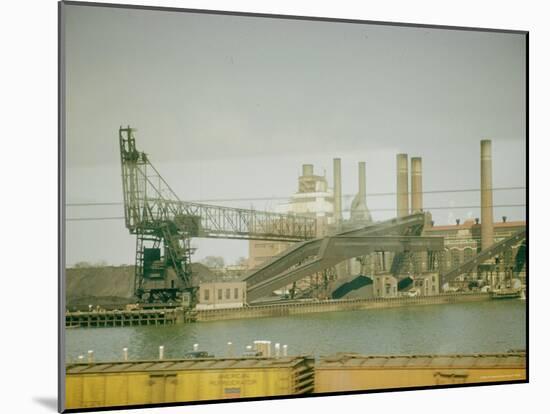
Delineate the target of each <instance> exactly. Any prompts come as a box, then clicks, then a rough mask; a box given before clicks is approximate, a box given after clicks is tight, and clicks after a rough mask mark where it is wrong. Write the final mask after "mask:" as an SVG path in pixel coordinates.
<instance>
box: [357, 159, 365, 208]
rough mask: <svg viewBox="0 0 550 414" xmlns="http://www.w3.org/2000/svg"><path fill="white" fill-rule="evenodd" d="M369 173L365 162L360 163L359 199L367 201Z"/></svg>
mask: <svg viewBox="0 0 550 414" xmlns="http://www.w3.org/2000/svg"><path fill="white" fill-rule="evenodd" d="M366 177H367V173H366V169H365V162H364V161H361V162H359V198H361V200H363V201H364V200H366V198H367V183H366V181H367V178H366Z"/></svg>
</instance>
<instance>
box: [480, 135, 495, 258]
mask: <svg viewBox="0 0 550 414" xmlns="http://www.w3.org/2000/svg"><path fill="white" fill-rule="evenodd" d="M492 163H493V160H492V156H491V140H488V139H484V140H482V141H481V249H482V250H485V249H487V248H489V247H491V246H492V245H493V242H494V236H493V166H492Z"/></svg>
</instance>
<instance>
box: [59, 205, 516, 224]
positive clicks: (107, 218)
mask: <svg viewBox="0 0 550 414" xmlns="http://www.w3.org/2000/svg"><path fill="white" fill-rule="evenodd" d="M525 206H526V204H494V205H493V208H497V207H501V208H503V207H506V208H510V207H525ZM470 208H481V206H479V205H471V206H453V207H451V206H438V207H425V208H424V210H425V211H430V210H459V209H470ZM369 210H370V211H395V210H396V209H395V207H392V208H373V209H369ZM349 211H351V209H344V210H342V212H349ZM101 220H124V217H123V216H120V217H114V216H113V217H68V218H66V219H65V221H101Z"/></svg>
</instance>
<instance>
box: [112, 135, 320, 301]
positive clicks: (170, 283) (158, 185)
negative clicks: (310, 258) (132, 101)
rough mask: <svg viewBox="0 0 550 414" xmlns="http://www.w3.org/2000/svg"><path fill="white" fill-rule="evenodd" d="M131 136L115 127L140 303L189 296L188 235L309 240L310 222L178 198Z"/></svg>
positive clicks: (311, 234) (193, 287) (312, 228)
mask: <svg viewBox="0 0 550 414" xmlns="http://www.w3.org/2000/svg"><path fill="white" fill-rule="evenodd" d="M134 133H135V129H133V128H130V126H128V127H127V128H122V127H121V128H120V129H119V144H120V162H121V166H122V189H123V197H124V218H125V224H126V227H127V228H128V230H129V231H130V233H131V234H135V235H136V263H135V288H134V289H135V294H136V296H137V297H138V298H139V299H140V300H141V301H143V302H169V301H181V300H182V298H184V296H187V297H189V295H190V296H191V298H193V296H194V293H195V291H196V287H197V284H198V282H197V281H196V280H193V277H192V274H191V255H192V253H193V252H192V249H191V247H190V239H191V238H192V237H210V238H225V239H248V240H250V239H258V240H273V241H286V242H289V241H290V242H297V241H304V240H309V239H313V238H315V235H316V222H315V219H314V218H308V217H303V216H300V215H287V214H277V213H270V212H262V211H255V210H247V209H239V208H230V207H220V206H212V205H206V204H199V203H190V202H185V201H182V200H180V199H179V198H178V196H177V195H176V193H175V192H174V191H173V190H172V188H170V186H169V185H168V183H167V182H166V181H165V180H164V178H163V177H162V176H161V175H160V173H159V172H158V171H157V169H156V168H155V167H154V166H153V165H152V164H151V162H150V161H149V157H148V156H147V154H145V153H144V152H140V151H138V150H137V148H136V141H135V137H134ZM184 292H187V294H186V295H184ZM191 301H193V300H191Z"/></svg>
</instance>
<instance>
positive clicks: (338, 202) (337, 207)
mask: <svg viewBox="0 0 550 414" xmlns="http://www.w3.org/2000/svg"><path fill="white" fill-rule="evenodd" d="M333 168H334V222H335V223H336V225H340V223H341V222H342V168H341V164H340V158H334V166H333Z"/></svg>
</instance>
